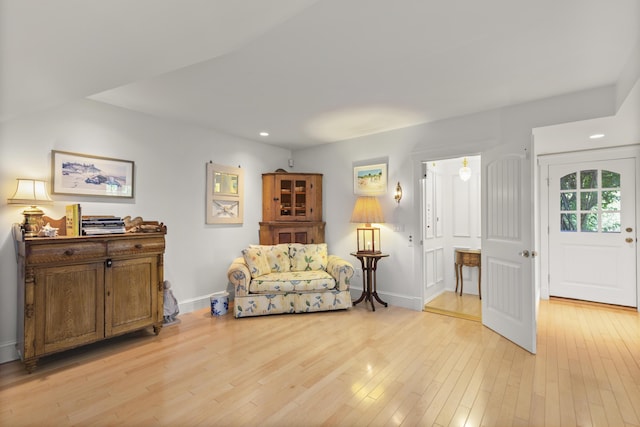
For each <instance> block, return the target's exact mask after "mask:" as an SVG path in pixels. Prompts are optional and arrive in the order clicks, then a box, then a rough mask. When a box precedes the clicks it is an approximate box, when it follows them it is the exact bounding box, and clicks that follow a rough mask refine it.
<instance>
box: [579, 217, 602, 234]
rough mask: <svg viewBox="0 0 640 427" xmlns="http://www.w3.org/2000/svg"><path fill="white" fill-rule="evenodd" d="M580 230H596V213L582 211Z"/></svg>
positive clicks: (589, 231) (592, 231)
mask: <svg viewBox="0 0 640 427" xmlns="http://www.w3.org/2000/svg"><path fill="white" fill-rule="evenodd" d="M580 231H583V232H587V233H595V232H598V214H597V213H583V214H580Z"/></svg>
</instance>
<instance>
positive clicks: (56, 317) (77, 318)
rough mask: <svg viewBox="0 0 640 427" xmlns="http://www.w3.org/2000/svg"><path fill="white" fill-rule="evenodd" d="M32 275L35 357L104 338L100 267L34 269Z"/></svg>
mask: <svg viewBox="0 0 640 427" xmlns="http://www.w3.org/2000/svg"><path fill="white" fill-rule="evenodd" d="M34 274H35V298H34V301H35V304H34V305H35V307H34V310H33V316H35V335H36V336H35V341H36V345H35V349H36V350H35V352H36V355H40V354H48V353H52V352H56V351H60V350H64V349H68V348H73V347H77V346H79V345H82V344H86V343H90V342H94V341H98V340H100V339H102V338H103V337H104V264H103V263H88V264H81V265H68V266H61V267H46V268H36V269H35V271H34ZM27 339H28V338H27Z"/></svg>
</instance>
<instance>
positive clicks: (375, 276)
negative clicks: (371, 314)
mask: <svg viewBox="0 0 640 427" xmlns="http://www.w3.org/2000/svg"><path fill="white" fill-rule="evenodd" d="M377 268H378V260H377V259H374V260H373V297H374V298H375V299H376V300H377V301H378V302H379V303H380V304H383V305H384V306H385V307H388V306H389V305H388V304H387V303H386V302H384V301H382V300H381V299H380V297H379V296H378V283H377V281H378V279H377V275H376V269H377ZM371 306H372V307H373V301H371ZM373 310H374V311H375V308H374V309H373Z"/></svg>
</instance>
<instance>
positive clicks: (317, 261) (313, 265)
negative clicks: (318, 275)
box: [289, 243, 327, 271]
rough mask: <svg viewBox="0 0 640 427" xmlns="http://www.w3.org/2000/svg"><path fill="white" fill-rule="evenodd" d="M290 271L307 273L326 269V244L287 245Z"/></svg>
mask: <svg viewBox="0 0 640 427" xmlns="http://www.w3.org/2000/svg"><path fill="white" fill-rule="evenodd" d="M289 258H291V271H309V270H326V269H327V244H326V243H318V244H308V245H303V244H301V243H292V244H290V245H289Z"/></svg>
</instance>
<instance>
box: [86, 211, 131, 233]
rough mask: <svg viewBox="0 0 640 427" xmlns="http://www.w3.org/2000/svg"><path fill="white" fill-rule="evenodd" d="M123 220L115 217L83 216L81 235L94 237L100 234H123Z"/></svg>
mask: <svg viewBox="0 0 640 427" xmlns="http://www.w3.org/2000/svg"><path fill="white" fill-rule="evenodd" d="M125 232H126V230H125V227H124V220H123V219H122V218H118V217H115V216H83V217H82V234H84V235H85V236H96V235H100V234H121V233H125Z"/></svg>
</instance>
